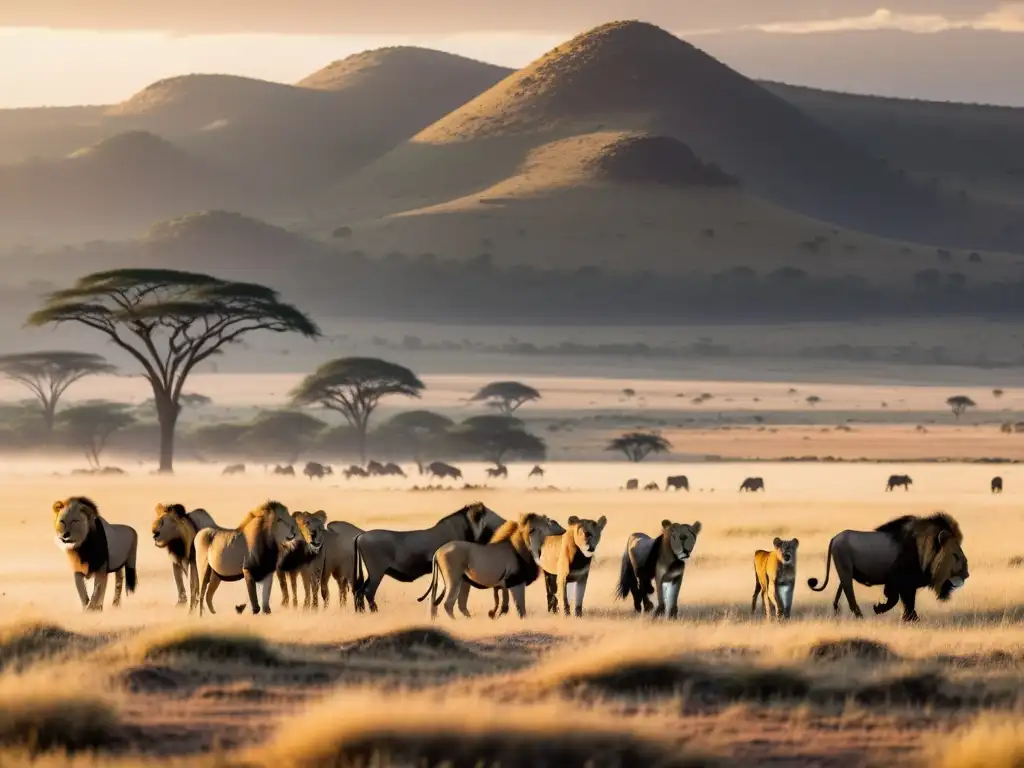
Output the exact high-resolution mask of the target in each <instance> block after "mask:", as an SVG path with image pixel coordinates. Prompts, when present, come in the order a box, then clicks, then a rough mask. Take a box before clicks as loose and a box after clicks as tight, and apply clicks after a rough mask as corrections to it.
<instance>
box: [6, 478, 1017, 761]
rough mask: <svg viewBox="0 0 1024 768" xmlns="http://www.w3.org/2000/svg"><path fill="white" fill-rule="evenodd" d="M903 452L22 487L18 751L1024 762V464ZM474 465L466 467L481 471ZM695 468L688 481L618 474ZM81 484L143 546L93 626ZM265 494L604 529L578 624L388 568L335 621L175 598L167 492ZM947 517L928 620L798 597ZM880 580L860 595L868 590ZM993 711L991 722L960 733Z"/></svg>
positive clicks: (865, 600) (231, 512)
mask: <svg viewBox="0 0 1024 768" xmlns="http://www.w3.org/2000/svg"><path fill="white" fill-rule="evenodd" d="M905 468H906V467H905V465H898V466H897V465H885V464H830V465H825V464H814V465H805V464H774V463H760V464H757V465H743V464H728V463H727V464H714V463H705V464H679V463H653V462H648V463H645V464H642V465H640V467H639V468H636V467H631V466H629V465H626V464H624V463H611V462H605V463H601V464H589V465H588V464H568V463H566V464H560V463H549V464H548V465H547V469H548V473H547V476H546V477H545V479H544V483H543V485H544V486H545V488H544V489H543V490H542V489H541V488H539V487H538V488H530V487H529V485H528V482H527V480H526V479H525V475H526V472H527V469H528V467H524V466H522V465H513V466H512V468H511V470H512V477H511V478H510V480H509V481H508V484H507V485H504V486H502V487H500V488H491V489H474V490H455V489H450V490H436V491H431V492H423V491H420V492H416V491H412V490H410V488H411V486H412V485H413V483H414V482H416V480H413V479H410V480H408V481H397V482H394V483H393V484H392V486H391V487H384V486H383V485H381V486H375V487H371V488H367V487H360V486H354V485H353V484H351V483H346V482H345V481H343V480H340V479H333V478H329V479H328V480H327V481H325V482H321V483H316V482H309V481H307V480H305V479H290V478H280V479H273V478H271V477H269V476H265V475H264V474H263V473H262V472H261V471H257V472H256V473H252V470H251V469H250V475H249V476H247V477H241V478H226V479H224V478H221V477H219V476H218V475H217V474H216V471H215V470H214V469H213V468H205V469H201V468H197V467H187V466H186V467H183V468H182V469H181V470H180V471H179V474H178V475H177V476H175V477H174V478H162V477H154V476H147V475H144V474H142V473H137V474H135V475H132V476H129V477H125V478H77V477H76V478H72V477H66V476H55V477H46V476H42V475H36V476H31V475H28V474H24V475H22V476H20V477H14V476H7V477H5V478H4V479H2V480H0V487H2V493H3V498H4V499H5V502H4V507H3V511H2V512H0V516H2V520H3V524H4V527H5V530H6V531H7V535H6V536H5V537H4V538H3V540H2V541H0V570H2V577H3V582H2V583H3V589H2V594H0V615H2V617H3V620H2V621H3V625H2V628H0V742H2V743H3V744H4V745H5V748H6V750H7V751H5V752H3V753H2V754H0V764H2V765H4V766H8V765H20V764H23V763H27V762H28V761H29V760H31V759H32V758H33V756H35V757H36V759H37V760H38V763H39V764H41V765H62V764H65V763H66V762H68V761H70V762H72V763H74V764H87V765H93V764H96V761H97V760H98V761H99V762H100V763H102V764H104V765H107V764H118V763H119V762H120V763H122V764H124V765H138V764H140V763H146V764H154V765H155V764H165V763H166V764H177V765H181V764H188V765H204V764H205V765H239V766H241V765H245V766H264V765H274V766H290V765H322V764H331V765H403V766H404V765H410V766H411V765H435V764H451V765H458V766H462V765H467V766H473V765H481V764H488V765H489V764H498V763H500V764H501V765H503V766H527V765H544V764H547V765H580V766H582V765H584V764H590V765H666V766H667V765H718V764H732V765H736V764H742V765H803V766H806V765H823V766H859V765H918V764H930V765H948V766H950V767H951V768H952V766H962V765H970V764H972V763H970V761H969V760H968V759H967V756H968V755H969V756H970V757H971V759H975V760H977V762H975V763H974V764H977V765H986V766H1001V765H1005V766H1010V765H1019V764H1020V763H1019V760H1020V755H1021V747H1020V745H1021V744H1024V741H1022V740H1021V739H1020V738H1018V737H1019V735H1020V731H1019V730H1016V731H1015V730H1014V726H1013V725H1012V721H1011V718H1013V717H1014V716H1015V715H1019V710H1020V706H1021V701H1022V694H1024V681H1022V677H1021V672H1022V669H1024V651H1022V650H1021V649H1022V641H1024V628H1022V624H1021V621H1022V619H1024V567H1021V566H1020V560H1019V559H1016V560H1015V559H1014V558H1018V557H1019V555H1021V554H1024V547H1022V545H1021V543H1020V541H1021V538H1022V537H1024V520H1022V518H1021V514H1020V511H1019V503H1018V502H1017V496H1018V494H1019V493H1020V492H1021V490H1020V489H1022V488H1024V469H1021V468H1020V467H1019V466H1017V465H1008V466H1004V467H1000V468H999V469H998V472H999V474H1001V475H1002V476H1003V477H1004V480H1005V482H1006V489H1007V490H1006V493H1005V494H1004V495H1002V496H993V495H991V494H990V493H989V492H988V481H989V479H990V478H991V476H992V475H993V474H995V471H996V470H994V469H993V468H992V467H985V466H981V465H966V464H942V465H938V464H928V465H920V466H916V467H911V468H910V472H911V474H912V476H913V478H914V481H915V485H914V488H913V490H912V491H910V492H902V491H900V492H897V493H886V492H885V491H884V488H883V486H884V481H885V478H886V477H887V476H888V475H889V474H890V473H891V472H892V471H902V470H903V469H905ZM466 470H467V480H468V481H469V482H473V483H476V482H479V481H480V479H481V478H482V476H483V467H482V466H479V465H476V466H468V467H466ZM634 470H636V471H634ZM676 472H685V473H686V474H687V475H689V477H690V482H691V487H692V489H693V490H692V492H691V493H689V494H686V493H678V494H676V493H665V492H659V493H643V492H640V493H628V492H625V491H618V490H612V489H613V488H615V486H616V485H617V484H622V483H623V482H624V481H625V479H626V478H627V477H629V476H642V477H643V478H644V480H645V481H646V480H647V479H648V478H656V477H657V478H658V479H659V480H661V481H663V476H664V475H665V474H668V473H676ZM748 474H757V475H760V476H763V477H764V478H765V480H766V484H767V487H768V490H767V492H766V493H765V494H757V495H749V494H743V495H740V494H738V493H737V491H736V489H737V487H738V484H739V481H740V480H741V479H742V478H743V477H744V476H746V475H748ZM477 475H479V476H480V477H477ZM547 486H552V487H553V488H561V489H562V490H553V489H549V488H548V487H547ZM574 488H575V489H576V490H573V489H574ZM80 493H87V494H89V495H91V496H92V497H93V498H94V499H95V500H96V501H97V502H98V504H99V506H100V509H101V511H102V513H103V514H104V515H105V516H106V517H107V518H108V519H110V520H112V521H117V522H122V523H130V524H132V525H134V526H135V527H136V528H137V529H138V530H139V532H140V537H141V541H140V552H139V589H138V591H137V592H136V593H135V594H132V595H128V596H127V597H126V598H125V603H124V605H123V607H122V608H121V609H119V610H114V609H111V608H110V607H109V597H108V607H107V608H106V610H105V611H104V613H103V614H101V615H83V614H82V613H81V610H80V608H79V607H78V602H77V598H76V596H75V593H74V587H73V585H72V580H71V576H70V574H69V572H68V569H67V566H66V564H65V562H64V556H63V555H62V554H61V553H60V552H59V551H57V549H56V548H55V547H54V546H53V543H52V513H51V512H50V505H51V503H52V502H53V500H54V499H56V498H58V497H64V496H67V495H71V494H80ZM268 497H273V498H276V499H279V500H281V501H282V502H284V503H285V504H287V505H288V506H289V508H290V509H292V510H295V509H309V510H313V509H320V508H322V509H325V510H327V511H328V513H329V515H330V517H331V518H332V519H345V520H350V521H352V522H353V523H355V524H357V525H359V526H361V527H364V528H370V527H386V528H393V529H407V528H416V527H423V526H428V525H430V524H432V523H433V522H434V521H435V520H436V519H437V518H439V517H441V516H442V515H444V514H447V513H448V512H450V511H452V510H454V509H456V508H458V507H459V506H461V505H463V504H465V503H467V502H469V501H473V500H476V499H481V500H483V501H485V502H486V503H487V504H488V505H489V506H490V507H491V508H493V509H494V510H495V511H497V512H498V513H499V514H502V515H504V516H506V517H514V516H518V515H519V514H521V513H523V512H526V511H536V512H543V513H545V514H548V515H551V516H553V517H555V518H556V519H558V520H560V521H562V522H563V523H564V522H565V520H566V519H567V518H568V517H569V516H570V515H578V516H581V517H588V518H597V517H599V516H600V515H606V516H607V517H608V525H607V528H606V529H605V532H604V535H603V538H602V541H601V544H600V546H599V548H598V550H597V560H596V561H595V565H594V570H593V571H592V575H591V579H590V585H589V587H588V590H587V598H586V606H587V616H586V617H585V618H584V619H582V620H576V619H563V618H562V617H561V616H558V617H551V616H548V615H546V614H545V613H544V612H543V611H544V595H543V587H542V586H541V585H539V584H535V585H533V586H532V587H530V588H529V590H528V593H527V607H528V611H529V615H528V617H527V618H526V619H525V620H519V619H518V618H512V617H504V618H502V619H499V620H497V621H492V620H490V619H488V618H486V609H487V608H488V607H489V602H490V595H489V593H481V592H474V594H473V596H472V598H471V602H470V609H471V611H473V613H474V617H473V618H472V619H470V620H457V621H454V622H453V621H449V620H448V619H447V618H444V619H441V620H439V621H438V622H437V623H435V624H433V625H431V622H430V620H429V613H428V608H427V607H426V606H425V605H424V604H422V603H417V602H416V600H415V598H416V597H418V596H419V595H420V594H422V592H423V590H424V589H426V586H427V584H426V581H425V580H422V581H420V582H417V583H414V584H411V585H403V584H399V583H397V582H394V581H391V580H386V581H385V582H384V585H383V586H382V588H381V591H380V592H379V593H378V601H379V602H380V604H381V610H380V613H379V614H377V615H368V614H367V615H360V616H357V615H355V614H354V613H353V611H352V608H351V602H349V604H348V605H347V606H345V607H339V606H338V605H337V600H336V594H335V592H334V588H333V585H332V595H331V597H332V600H331V604H330V606H329V607H328V608H327V609H326V610H321V611H320V612H318V613H312V612H302V611H296V610H286V609H283V608H281V607H279V601H280V593H279V591H277V588H276V587H275V592H274V595H273V608H274V613H273V614H272V615H271V616H269V617H264V616H259V617H252V616H249V615H243V616H239V615H236V614H235V611H234V610H233V606H234V605H235V604H236V603H241V602H243V595H244V588H243V587H242V586H241V585H240V584H238V583H236V584H226V585H224V586H223V587H222V588H221V590H220V592H219V593H218V595H217V606H218V614H217V615H216V616H207V617H205V618H204V619H203V620H199V619H198V618H197V617H193V618H189V617H188V616H187V615H186V613H185V611H184V610H182V609H177V608H175V607H174V600H175V593H174V586H173V581H172V579H171V574H170V572H169V571H170V568H169V563H168V561H167V557H166V555H165V554H164V553H163V552H161V551H158V550H157V549H156V548H155V547H153V546H152V545H151V543H150V541H149V526H150V522H151V520H152V517H153V507H154V505H155V503H156V502H158V501H162V502H172V501H180V502H181V503H184V504H185V505H186V506H187V507H189V508H194V507H196V506H202V507H204V508H206V509H207V510H208V511H210V512H211V513H212V514H213V515H214V516H215V518H216V519H217V520H218V522H220V523H222V524H228V525H232V524H234V523H236V522H237V520H238V519H239V518H240V517H241V516H242V514H243V513H244V511H245V510H246V509H248V508H249V507H252V506H255V505H257V504H259V503H260V502H262V501H263V500H265V499H267V498H268ZM936 509H944V510H946V511H948V512H950V513H951V514H953V515H955V516H956V517H957V519H958V520H959V521H960V523H961V525H962V527H963V530H964V533H965V541H964V548H965V551H966V553H967V555H968V557H969V559H970V569H971V578H970V580H969V582H968V584H967V586H966V588H965V589H964V590H962V591H959V592H958V593H957V594H955V595H954V597H953V599H952V600H951V601H949V602H948V603H945V604H939V603H938V602H937V601H936V600H935V599H934V598H933V597H931V596H930V595H923V596H922V599H921V600H920V601H919V603H918V608H919V611H920V613H921V615H922V617H923V620H922V622H921V623H920V624H919V625H917V626H911V627H907V626H902V625H901V624H900V623H899V620H898V611H896V612H893V613H892V614H889V615H887V616H885V617H880V618H879V617H874V616H873V615H871V613H870V611H868V614H869V616H870V618H868V619H866V620H864V621H862V622H858V621H856V620H854V619H852V618H851V617H850V615H849V613H848V612H845V608H844V613H843V614H841V616H840V618H838V619H836V618H833V617H832V615H831V605H830V601H831V597H832V594H833V592H832V588H831V587H832V585H833V584H834V578H835V577H834V576H833V582H832V583H831V584H830V588H829V589H828V590H826V592H825V593H823V594H821V595H818V594H813V593H811V592H810V590H808V589H807V587H806V586H805V584H806V579H807V578H808V577H810V576H816V577H818V578H821V577H822V576H823V567H824V554H825V549H826V547H827V544H828V540H829V538H830V536H831V535H832V534H833V533H835V532H836V531H838V530H841V529H842V528H845V527H860V528H870V527H874V526H875V525H878V524H879V523H881V522H884V521H885V520H887V519H890V518H892V517H896V516H898V515H902V514H909V513H929V512H932V511H934V510H936ZM663 518H670V519H672V520H674V521H679V522H693V521H695V520H700V521H701V522H702V524H703V531H702V532H701V534H700V537H699V539H698V542H697V545H696V548H695V550H694V556H693V559H692V560H691V562H690V567H689V568H688V569H687V572H686V577H685V581H684V584H683V589H682V596H681V605H682V615H681V618H680V620H678V621H674V622H665V621H659V622H654V621H651V620H647V619H636V618H635V617H634V616H633V614H632V613H631V611H630V608H629V607H628V606H627V605H626V604H625V603H616V602H615V601H614V600H613V597H612V593H613V588H614V584H615V581H616V578H617V574H618V563H619V557H620V555H621V552H622V547H623V544H624V542H625V539H626V537H627V536H628V535H629V533H631V532H633V531H637V530H639V531H648V532H650V533H654V532H656V531H657V530H658V528H659V525H660V521H661V520H662V519H663ZM773 536H781V537H784V538H790V537H799V539H800V549H799V556H800V559H799V570H798V577H799V584H798V588H797V592H796V599H795V608H794V617H793V619H792V621H791V622H790V623H789V624H788V625H785V626H774V625H773V626H768V625H765V623H764V622H763V620H762V619H761V616H760V614H758V615H757V616H756V617H755V618H753V619H751V617H750V596H751V593H752V586H753V574H752V567H751V555H752V553H753V551H754V549H756V548H758V547H765V546H768V545H769V543H770V542H771V539H772V537H773ZM877 592H878V590H875V589H868V588H864V587H861V588H860V589H859V590H858V597H859V599H860V602H861V605H862V607H864V608H867V607H869V606H870V605H871V604H872V603H873V602H874V601H875V600H876V599H877V598H878V596H879V595H877V594H876V593H877ZM979 718H980V720H978V719H979ZM976 721H978V722H980V724H979V725H977V726H976V728H981V729H987V730H983V731H975V732H972V733H971V734H968V735H965V733H964V732H963V730H962V729H964V728H970V727H975V726H974V725H973V724H974V723H975V722H976ZM962 739H966V740H965V741H962ZM961 742H962V743H961ZM940 745H941V746H940ZM67 749H70V750H72V752H73V754H71V755H67V754H65V750H67ZM51 750H53V751H51ZM92 750H99V752H100V754H101V755H102V757H98V758H97V757H93V756H91V751H92ZM957 750H960V751H957ZM1000 750H1002V751H1000ZM43 752H46V754H45V755H42V754H41V753H43Z"/></svg>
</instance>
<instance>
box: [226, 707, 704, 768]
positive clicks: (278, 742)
mask: <svg viewBox="0 0 1024 768" xmlns="http://www.w3.org/2000/svg"><path fill="white" fill-rule="evenodd" d="M243 764H245V765H247V766H274V768H285V767H287V768H292V767H294V768H302V767H304V766H319V765H333V766H339V767H340V768H348V767H351V768H357V767H362V766H367V765H375V766H380V767H381V768H386V767H387V766H406V765H445V766H451V767H452V768H477V767H478V766H479V767H481V768H484V767H487V768H490V767H491V766H499V765H500V766H501V768H537V767H538V766H550V767H551V768H555V767H556V766H558V767H564V768H574V767H576V766H578V767H579V768H584V766H589V767H592V768H620V767H621V766H628V765H643V766H645V768H700V767H702V766H713V765H718V763H717V761H715V760H713V759H710V758H707V757H704V756H701V755H697V754H691V753H688V751H687V750H684V749H680V748H679V746H678V745H673V744H669V743H667V742H664V741H662V740H661V739H659V738H658V737H656V736H653V735H650V734H645V733H642V732H640V731H634V730H630V729H627V728H624V727H623V724H622V723H621V721H618V720H615V719H613V718H612V717H610V716H606V715H602V714H597V713H594V712H585V713H578V714H577V715H575V716H574V717H573V721H572V724H571V727H566V722H565V713H564V711H561V710H559V709H558V708H557V707H556V706H550V705H541V706H535V707H515V706H508V705H505V706H502V707H500V708H496V707H494V706H493V705H491V704H488V703H483V702H481V701H480V700H474V699H460V698H457V697H454V696H449V697H446V698H445V699H444V700H443V701H441V700H437V699H431V698H426V697H411V696H410V697H406V698H403V700H402V703H401V706H397V707H396V706H394V701H393V700H390V701H389V700H388V699H387V698H385V697H383V696H381V695H380V694H376V695H375V694H370V693H364V694H344V695H342V696H339V697H337V698H334V699H331V700H328V701H327V702H325V703H323V704H321V705H318V706H317V707H316V708H315V710H314V711H311V712H309V713H306V714H303V715H301V716H299V717H298V718H296V721H295V722H294V723H291V722H289V721H286V722H285V723H284V724H282V726H281V727H280V730H279V732H278V735H277V737H276V738H275V739H274V740H273V741H272V742H271V743H270V744H269V745H268V746H267V747H264V748H261V749H260V750H259V751H254V752H252V753H251V756H250V757H249V758H248V760H245V761H243Z"/></svg>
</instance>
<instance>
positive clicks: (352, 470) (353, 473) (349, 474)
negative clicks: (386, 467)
mask: <svg viewBox="0 0 1024 768" xmlns="http://www.w3.org/2000/svg"><path fill="white" fill-rule="evenodd" d="M341 474H343V475H344V476H345V479H346V480H351V479H352V478H353V477H369V476H370V473H369V472H367V471H366V470H365V469H363V468H362V467H360V466H359V465H358V464H353V465H352V466H350V467H349V468H348V469H346V470H345V471H344V472H342V473H341Z"/></svg>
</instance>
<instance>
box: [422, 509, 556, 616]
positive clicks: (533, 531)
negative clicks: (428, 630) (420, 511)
mask: <svg viewBox="0 0 1024 768" xmlns="http://www.w3.org/2000/svg"><path fill="white" fill-rule="evenodd" d="M564 532H565V529H564V528H562V526H560V525H559V524H558V523H556V522H555V521H554V520H552V519H550V518H548V517H545V516H544V515H537V514H532V513H529V514H525V515H523V516H522V517H520V518H519V520H518V521H510V522H508V523H505V524H504V525H503V526H502V527H501V528H499V529H498V530H497V531H496V532H495V534H494V538H492V539H491V542H490V543H489V544H475V543H473V542H469V541H450V542H448V543H447V544H443V545H442V546H440V547H438V549H437V551H436V552H434V557H433V568H432V571H433V572H432V576H431V579H430V588H429V589H428V590H427V591H426V593H425V594H423V596H422V597H420V598H419V601H420V602H422V601H423V600H425V599H426V598H427V597H428V596H429V597H430V616H431V618H436V616H437V606H439V605H440V604H441V601H442V600H444V604H445V605H444V610H445V612H446V613H447V614H448V616H449V617H451V618H453V619H454V618H455V611H454V608H455V602H456V600H457V601H458V603H459V611H460V612H461V613H462V615H463V616H466V617H468V616H469V609H468V602H469V588H470V587H471V586H472V587H478V588H481V589H487V588H489V587H498V586H502V587H507V588H508V589H509V590H510V591H511V592H512V600H513V602H515V604H516V612H517V613H518V614H519V616H520V618H522V617H524V616H526V587H527V585H529V584H532V583H533V582H534V581H536V579H537V576H539V575H540V568H539V567H538V565H537V561H538V560H539V559H540V553H541V548H542V547H543V546H544V539H546V538H547V537H548V536H551V535H554V534H556V533H564ZM439 576H440V578H441V579H442V580H443V582H444V585H443V586H442V588H441V594H440V595H437V586H438V577H439ZM446 590H447V592H448V599H447V600H445V591H446ZM492 615H493V614H492Z"/></svg>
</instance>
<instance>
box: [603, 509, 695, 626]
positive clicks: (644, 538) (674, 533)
mask: <svg viewBox="0 0 1024 768" xmlns="http://www.w3.org/2000/svg"><path fill="white" fill-rule="evenodd" d="M700 528H701V525H700V522H699V521H698V522H695V523H694V524H693V525H686V524H685V523H673V522H672V521H671V520H662V521H661V533H660V534H658V536H656V537H654V538H651V537H650V536H648V535H647V534H646V533H634V534H633V535H632V536H630V537H629V541H627V542H626V551H625V552H623V553H622V569H621V571H620V573H619V586H618V589H617V590H616V596H617V597H618V599H620V600H625V599H626V598H627V597H628V596H630V595H632V596H633V608H634V609H635V610H636V612H637V613H643V612H644V611H647V612H650V611H651V610H652V609H653V608H654V605H653V604H652V603H651V599H650V597H649V595H650V594H651V593H652V592H657V593H658V607H657V609H656V610H655V611H654V615H655V616H656V617H657V616H664V615H665V611H666V609H667V610H668V615H669V618H673V619H674V618H676V616H678V615H679V589H680V587H681V586H682V584H683V574H684V573H685V571H686V561H687V560H689V559H690V555H692V554H693V548H694V546H695V545H696V544H697V534H699V533H700Z"/></svg>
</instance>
